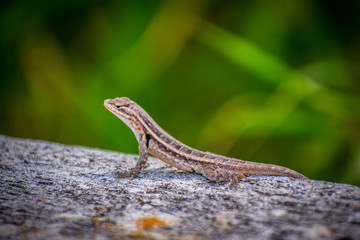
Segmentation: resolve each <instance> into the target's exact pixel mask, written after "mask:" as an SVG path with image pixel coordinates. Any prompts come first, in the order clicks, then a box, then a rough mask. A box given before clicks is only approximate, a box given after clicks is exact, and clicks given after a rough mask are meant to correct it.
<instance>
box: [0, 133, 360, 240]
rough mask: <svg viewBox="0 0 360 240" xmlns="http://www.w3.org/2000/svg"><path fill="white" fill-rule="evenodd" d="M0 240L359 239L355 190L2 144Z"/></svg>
mask: <svg viewBox="0 0 360 240" xmlns="http://www.w3.org/2000/svg"><path fill="white" fill-rule="evenodd" d="M0 157H1V158H0V176H1V178H0V182H1V184H0V238H1V239H4V238H5V239H64V238H67V239H130V238H138V239H360V189H359V188H358V187H356V186H352V185H348V184H339V183H333V182H324V181H316V180H300V179H293V178H287V177H274V176H252V177H253V178H256V179H257V180H258V183H253V182H240V183H239V185H238V188H237V189H236V190H231V189H228V183H214V182H210V181H209V180H207V179H206V178H204V177H203V176H201V175H197V174H193V173H187V172H181V171H179V170H176V169H175V168H173V167H170V166H167V165H166V164H165V163H163V162H161V161H160V160H158V159H155V158H150V159H149V161H148V165H147V166H146V168H145V169H144V170H143V171H142V172H141V173H140V174H139V175H138V176H137V178H135V179H134V180H132V181H129V179H119V178H116V176H115V174H114V173H115V172H116V171H119V170H120V171H121V170H126V169H130V168H132V167H133V166H135V163H136V159H137V156H136V155H129V154H122V153H117V152H112V151H105V150H100V149H91V148H86V147H80V146H67V145H62V144H57V143H50V142H44V141H35V140H25V139H17V138H11V137H7V136H3V135H0Z"/></svg>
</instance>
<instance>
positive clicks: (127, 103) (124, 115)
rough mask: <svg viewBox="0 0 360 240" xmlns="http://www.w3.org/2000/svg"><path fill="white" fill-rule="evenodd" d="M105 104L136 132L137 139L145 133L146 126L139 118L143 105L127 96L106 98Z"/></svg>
mask: <svg viewBox="0 0 360 240" xmlns="http://www.w3.org/2000/svg"><path fill="white" fill-rule="evenodd" d="M104 106H105V107H106V108H107V109H108V110H109V111H110V112H112V113H113V114H115V116H117V117H118V118H120V119H121V120H122V121H123V122H124V123H125V124H126V125H127V126H128V127H129V128H130V129H131V130H132V131H133V132H134V134H135V136H136V138H137V140H138V141H139V139H141V137H143V135H144V128H143V125H142V123H141V121H140V120H139V118H140V115H139V114H140V113H139V109H141V107H140V106H139V105H137V104H136V103H135V102H134V101H132V100H130V99H129V98H127V97H121V98H114V99H106V100H105V101H104Z"/></svg>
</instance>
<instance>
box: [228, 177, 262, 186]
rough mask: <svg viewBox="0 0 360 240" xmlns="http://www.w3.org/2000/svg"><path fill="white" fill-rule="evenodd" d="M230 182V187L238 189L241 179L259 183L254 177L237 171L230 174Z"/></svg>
mask: <svg viewBox="0 0 360 240" xmlns="http://www.w3.org/2000/svg"><path fill="white" fill-rule="evenodd" d="M229 180H230V183H229V188H230V189H236V188H237V185H238V183H239V180H242V181H246V182H255V183H257V180H256V179H254V178H248V177H246V176H245V174H243V173H236V174H233V175H231V176H230V179H229Z"/></svg>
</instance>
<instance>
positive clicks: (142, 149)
mask: <svg viewBox="0 0 360 240" xmlns="http://www.w3.org/2000/svg"><path fill="white" fill-rule="evenodd" d="M147 142H148V139H147V137H146V135H145V134H143V136H142V137H141V139H140V141H139V160H138V161H137V163H136V166H135V168H133V169H131V170H130V171H128V172H121V173H117V174H116V175H117V177H118V178H126V177H131V179H133V178H134V177H135V176H136V174H138V173H139V172H140V171H141V169H142V168H143V167H144V165H145V163H146V161H147V159H148V143H147Z"/></svg>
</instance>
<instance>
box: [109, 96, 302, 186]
mask: <svg viewBox="0 0 360 240" xmlns="http://www.w3.org/2000/svg"><path fill="white" fill-rule="evenodd" d="M104 106H105V107H106V108H107V109H108V110H109V111H111V112H112V113H113V114H115V115H116V116H117V117H118V118H120V119H121V120H122V121H123V122H124V123H125V124H126V125H127V126H128V127H129V128H130V129H131V130H132V131H133V132H134V134H135V136H136V138H137V141H138V142H139V160H138V162H137V163H136V166H135V168H134V169H132V170H131V171H129V172H124V173H120V174H118V177H131V178H134V177H135V176H136V174H137V173H139V172H140V171H141V169H142V168H143V166H144V165H145V163H146V161H147V157H148V153H150V154H152V155H153V156H155V157H157V158H158V159H160V160H162V161H164V162H165V163H168V164H170V165H172V166H174V167H176V168H178V169H180V170H184V171H187V172H196V173H200V174H202V175H204V176H205V177H206V178H207V179H209V180H211V181H216V182H222V181H230V185H229V187H230V188H231V187H233V186H234V187H236V186H237V184H238V181H239V180H240V179H242V180H247V181H249V180H250V181H255V180H254V179H250V178H246V176H245V175H250V174H257V175H277V176H287V177H294V178H302V179H307V178H306V177H305V176H304V175H302V174H300V173H298V172H295V171H294V170H291V169H289V168H285V167H281V166H277V165H271V164H265V163H256V162H249V161H244V160H240V159H236V158H229V157H225V156H222V155H218V154H214V153H210V152H203V151H199V150H196V149H194V148H191V147H188V146H186V145H185V144H183V143H181V142H180V141H178V140H176V139H175V138H174V137H172V136H170V135H169V134H168V133H167V132H165V131H164V130H163V129H162V128H161V127H159V125H158V124H157V123H156V122H155V121H154V120H153V119H152V118H151V117H150V115H149V114H148V113H147V112H146V111H145V110H144V109H142V108H141V107H140V106H139V105H138V104H136V103H135V102H134V101H132V100H130V99H129V98H127V97H122V98H114V99H107V100H105V102H104Z"/></svg>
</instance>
